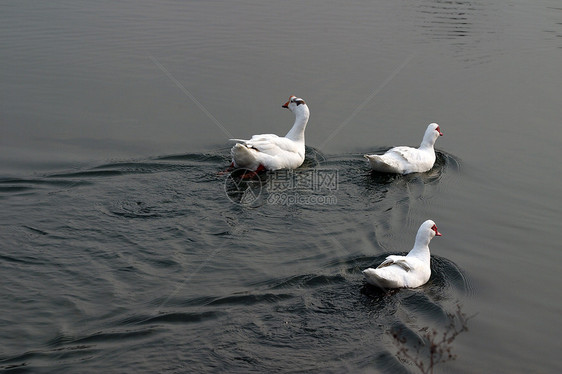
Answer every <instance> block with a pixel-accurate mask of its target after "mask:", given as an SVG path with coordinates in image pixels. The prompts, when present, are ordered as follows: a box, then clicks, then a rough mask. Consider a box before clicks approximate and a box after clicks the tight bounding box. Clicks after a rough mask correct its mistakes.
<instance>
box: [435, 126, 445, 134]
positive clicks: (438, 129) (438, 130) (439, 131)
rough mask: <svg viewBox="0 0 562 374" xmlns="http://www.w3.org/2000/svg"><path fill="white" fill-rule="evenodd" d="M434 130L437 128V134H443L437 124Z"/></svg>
mask: <svg viewBox="0 0 562 374" xmlns="http://www.w3.org/2000/svg"><path fill="white" fill-rule="evenodd" d="M435 130H437V132H438V133H439V136H443V133H442V132H441V129H440V128H439V126H437V128H436V129H435Z"/></svg>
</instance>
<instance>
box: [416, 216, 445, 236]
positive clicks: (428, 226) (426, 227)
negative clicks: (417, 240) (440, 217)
mask: <svg viewBox="0 0 562 374" xmlns="http://www.w3.org/2000/svg"><path fill="white" fill-rule="evenodd" d="M418 232H420V233H421V232H423V233H427V234H428V235H429V237H430V238H433V237H435V236H441V233H440V232H439V230H437V225H436V224H435V222H433V221H432V220H430V219H428V220H427V221H425V222H424V223H422V225H421V226H420V229H419V230H418Z"/></svg>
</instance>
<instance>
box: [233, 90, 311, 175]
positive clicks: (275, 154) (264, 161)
mask: <svg viewBox="0 0 562 374" xmlns="http://www.w3.org/2000/svg"><path fill="white" fill-rule="evenodd" d="M283 107H284V108H288V109H289V110H290V111H291V112H293V113H294V114H295V123H294V124H293V127H292V128H291V130H290V131H289V132H288V133H287V135H285V136H284V137H280V136H277V135H275V134H262V135H254V136H252V138H251V139H249V140H244V139H230V140H232V141H236V142H237V144H235V145H234V147H232V149H231V150H230V154H231V155H232V163H233V166H235V167H238V168H246V169H250V170H258V169H262V168H263V169H266V170H278V169H296V168H298V167H299V166H301V165H302V163H303V162H304V156H305V146H304V130H305V128H306V124H307V123H308V118H309V117H310V111H309V109H308V106H307V105H306V103H305V102H304V100H302V99H300V98H298V97H296V96H291V97H290V98H289V101H287V102H286V103H285V104H284V105H283Z"/></svg>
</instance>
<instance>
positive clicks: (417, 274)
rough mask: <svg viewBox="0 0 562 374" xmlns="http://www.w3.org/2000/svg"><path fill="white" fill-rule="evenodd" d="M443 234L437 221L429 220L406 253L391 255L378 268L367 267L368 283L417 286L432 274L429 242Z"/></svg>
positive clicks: (395, 286)
mask: <svg viewBox="0 0 562 374" xmlns="http://www.w3.org/2000/svg"><path fill="white" fill-rule="evenodd" d="M436 235H437V236H441V233H440V232H439V231H438V230H437V226H436V225H435V222H433V221H432V220H427V221H425V222H424V223H422V225H421V226H420V228H419V229H418V233H417V235H416V242H415V244H414V248H412V250H411V251H410V252H409V253H408V254H407V255H406V256H399V255H390V256H388V257H387V258H386V259H385V260H384V261H383V262H382V263H381V264H380V265H379V266H377V268H376V269H372V268H369V269H365V270H363V275H364V276H365V278H366V279H367V283H369V284H372V285H373V286H377V287H380V288H416V287H419V286H422V285H424V284H425V283H426V282H427V281H428V280H429V277H430V276H431V268H430V266H429V263H430V254H429V242H430V241H431V239H433V237H434V236H436Z"/></svg>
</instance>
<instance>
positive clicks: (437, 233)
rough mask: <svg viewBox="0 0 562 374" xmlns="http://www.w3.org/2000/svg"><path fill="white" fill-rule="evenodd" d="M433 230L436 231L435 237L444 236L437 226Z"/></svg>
mask: <svg viewBox="0 0 562 374" xmlns="http://www.w3.org/2000/svg"><path fill="white" fill-rule="evenodd" d="M431 229H432V230H433V231H435V236H442V235H441V233H440V232H439V231H438V230H437V226H435V225H433V227H432V228H431Z"/></svg>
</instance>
